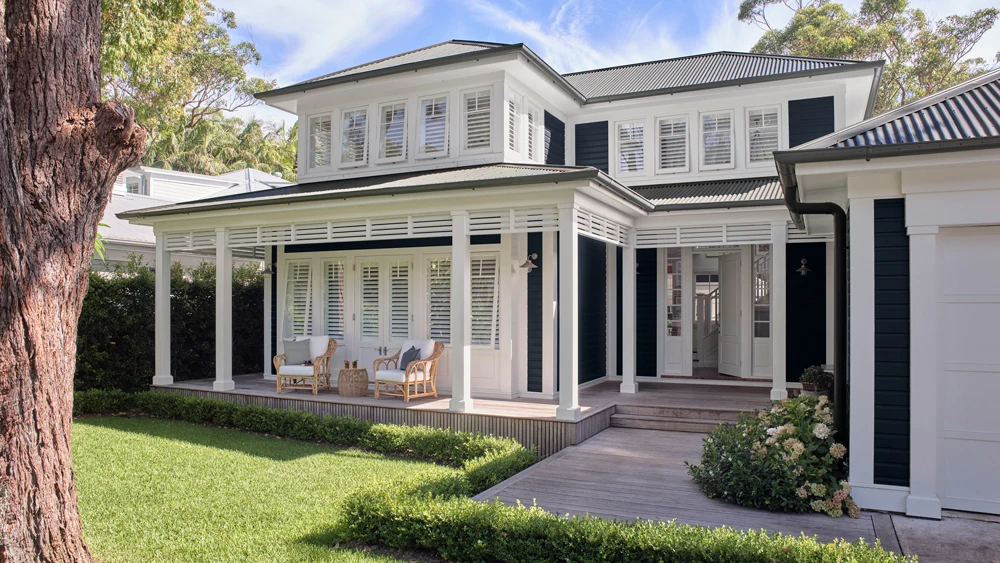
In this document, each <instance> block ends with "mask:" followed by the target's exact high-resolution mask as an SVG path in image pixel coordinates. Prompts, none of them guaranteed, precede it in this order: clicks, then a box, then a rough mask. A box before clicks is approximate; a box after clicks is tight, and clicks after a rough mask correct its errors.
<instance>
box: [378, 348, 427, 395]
mask: <svg viewBox="0 0 1000 563" xmlns="http://www.w3.org/2000/svg"><path fill="white" fill-rule="evenodd" d="M425 343H430V341H413V342H411V341H407V342H405V343H403V347H402V348H401V349H400V350H399V351H398V352H396V354H395V355H392V356H389V357H386V358H379V359H377V360H375V365H374V366H372V371H373V373H374V374H375V398H376V399H378V398H379V396H380V395H389V396H391V397H402V398H403V401H404V402H409V400H410V399H413V398H416V397H428V396H433V397H434V398H437V366H438V359H439V358H440V357H441V354H442V353H444V344H442V343H440V342H433V352H432V353H431V354H430V355H428V356H427V357H426V358H421V359H419V360H414V361H412V362H410V365H409V366H406V368H405V369H400V367H399V359H400V356H401V355H402V353H403V350H409V349H410V346H415V347H416V348H417V349H423V348H424V347H422V346H421V344H425Z"/></svg>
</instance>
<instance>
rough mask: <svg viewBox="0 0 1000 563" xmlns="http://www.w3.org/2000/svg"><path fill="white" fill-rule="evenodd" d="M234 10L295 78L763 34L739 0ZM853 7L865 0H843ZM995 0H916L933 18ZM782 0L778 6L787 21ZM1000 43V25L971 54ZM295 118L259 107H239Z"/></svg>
mask: <svg viewBox="0 0 1000 563" xmlns="http://www.w3.org/2000/svg"><path fill="white" fill-rule="evenodd" d="M215 3H216V4H217V5H218V6H220V7H223V8H226V9H229V10H232V11H234V12H235V13H236V21H237V23H238V25H239V29H237V30H236V32H235V33H234V35H235V37H236V38H237V39H246V38H249V39H252V40H253V41H254V43H255V44H256V45H257V48H258V49H259V50H260V52H261V55H262V56H263V61H262V63H261V65H260V66H259V67H256V68H253V69H251V73H253V74H255V75H259V76H263V77H266V78H270V79H274V80H277V81H278V84H279V85H288V84H291V83H294V82H297V81H300V80H304V79H307V78H311V77H313V76H317V75H320V74H325V73H327V72H332V71H334V70H337V69H341V68H346V67H349V66H353V65H356V64H359V63H364V62H367V61H371V60H375V59H378V58H382V57H385V56H389V55H393V54H396V53H401V52H404V51H408V50H411V49H415V48H419V47H423V46H426V45H431V44H434V43H438V42H441V41H445V40H448V39H474V40H481V41H497V42H503V43H517V42H523V43H526V44H527V45H528V46H529V47H531V48H532V49H533V50H534V51H535V52H536V53H538V54H539V55H541V56H542V58H544V59H545V60H546V61H547V62H548V63H549V64H550V65H552V66H553V67H554V68H555V69H556V70H558V71H561V72H572V71H577V70H585V69H589V68H599V67H603V66H611V65H617V64H625V63H631V62H638V61H644V60H655V59H663V58H668V57H675V56H681V55H689V54H694V53H701V52H709V51H719V50H735V51H746V50H749V49H750V48H751V47H752V46H753V44H754V43H755V42H756V40H757V38H758V37H760V35H761V34H762V33H763V32H762V31H761V30H760V29H758V28H757V27H756V26H754V25H748V24H743V23H740V22H739V21H738V20H737V18H736V14H737V12H738V10H739V0H661V1H659V2H654V1H651V0H642V1H636V2H622V1H619V2H614V1H607V0H555V1H549V0H546V1H538V0H535V1H532V0H353V1H345V0H326V1H324V0H286V1H285V2H275V1H274V0H216V2H215ZM844 3H845V4H846V5H847V6H848V7H849V8H856V7H857V5H858V4H860V0H846V1H845V2H844ZM992 4H994V2H993V1H991V0H949V1H948V2H942V1H941V0H911V5H914V6H917V7H920V8H922V9H924V10H925V11H926V12H927V13H928V15H929V16H931V17H943V16H946V15H949V14H953V13H963V14H964V13H968V12H969V11H971V10H973V9H975V8H979V7H984V6H989V5H992ZM781 11H782V8H781V6H780V5H779V6H777V7H776V8H775V10H774V13H775V14H776V16H777V17H776V23H777V24H778V25H780V24H781V23H783V22H782V15H783V14H781ZM997 51H1000V26H998V28H995V29H994V30H993V31H991V32H990V33H989V34H988V36H987V37H986V38H985V39H984V41H983V42H982V44H981V45H980V47H979V48H978V49H977V51H976V52H975V53H974V54H977V55H980V56H983V57H985V58H987V59H992V58H993V57H994V56H995V55H996V53H997ZM241 113H242V114H243V115H244V116H247V115H251V114H253V115H256V116H258V117H261V118H264V119H269V120H288V119H294V118H293V117H292V116H289V115H288V114H285V113H283V112H280V111H278V110H274V109H271V108H265V107H262V106H257V107H254V108H251V109H249V110H246V111H243V112H241Z"/></svg>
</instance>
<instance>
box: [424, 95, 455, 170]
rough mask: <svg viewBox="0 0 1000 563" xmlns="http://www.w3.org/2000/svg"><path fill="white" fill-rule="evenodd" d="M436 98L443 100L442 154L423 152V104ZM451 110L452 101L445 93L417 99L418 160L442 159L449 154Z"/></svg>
mask: <svg viewBox="0 0 1000 563" xmlns="http://www.w3.org/2000/svg"><path fill="white" fill-rule="evenodd" d="M438 98H444V103H445V106H444V151H443V152H425V151H424V142H423V137H424V124H425V123H426V117H427V116H426V115H425V114H424V102H426V101H428V100H430V101H431V103H433V100H436V99H438ZM451 109H452V101H451V97H450V96H449V95H448V93H447V92H444V93H441V94H433V95H430V96H421V97H420V98H417V155H416V157H417V158H420V159H431V158H443V157H446V156H448V155H449V154H450V152H451V145H450V143H449V141H450V140H451V139H450V133H451Z"/></svg>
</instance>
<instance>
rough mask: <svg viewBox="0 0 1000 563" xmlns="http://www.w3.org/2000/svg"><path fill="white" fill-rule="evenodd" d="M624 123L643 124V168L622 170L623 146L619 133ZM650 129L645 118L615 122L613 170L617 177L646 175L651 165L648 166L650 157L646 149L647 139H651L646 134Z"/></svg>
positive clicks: (613, 131)
mask: <svg viewBox="0 0 1000 563" xmlns="http://www.w3.org/2000/svg"><path fill="white" fill-rule="evenodd" d="M622 125H641V126H642V143H641V145H640V146H641V147H642V169H641V170H635V171H625V172H622V171H621V168H620V167H619V166H620V163H621V154H622V148H621V136H620V135H619V134H618V128H619V127H621V126H622ZM648 131H649V124H648V123H646V119H645V118H638V119H622V120H619V121H615V122H614V128H613V129H612V130H611V134H612V135H614V141H615V153H614V158H613V159H612V164H613V165H614V168H613V170H614V176H615V177H616V178H627V177H635V176H645V175H646V170H647V169H648V167H649V166H648V160H649V159H647V158H646V152H647V151H646V145H647V142H646V141H647V140H648V139H649V137H648V135H646V133H647V132H648Z"/></svg>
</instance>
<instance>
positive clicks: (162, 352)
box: [153, 233, 174, 385]
mask: <svg viewBox="0 0 1000 563" xmlns="http://www.w3.org/2000/svg"><path fill="white" fill-rule="evenodd" d="M171 265H172V264H171V262H170V251H169V250H167V236H166V235H165V234H163V233H157V235H156V264H155V266H156V274H155V275H156V278H155V282H154V292H155V294H156V295H155V296H154V298H153V305H154V309H155V310H154V313H153V314H154V316H155V320H154V323H155V325H156V329H155V336H154V342H155V347H156V351H155V353H154V354H155V355H154V361H153V363H154V366H153V367H154V368H155V369H154V370H153V385H171V384H173V382H174V376H173V375H172V372H171V371H170V267H171Z"/></svg>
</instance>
